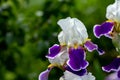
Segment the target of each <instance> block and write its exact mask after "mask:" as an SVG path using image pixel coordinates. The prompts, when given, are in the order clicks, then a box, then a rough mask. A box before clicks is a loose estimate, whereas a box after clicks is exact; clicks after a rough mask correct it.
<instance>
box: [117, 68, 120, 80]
mask: <svg viewBox="0 0 120 80" xmlns="http://www.w3.org/2000/svg"><path fill="white" fill-rule="evenodd" d="M117 76H118V78H120V70H119V71H118V75H117Z"/></svg>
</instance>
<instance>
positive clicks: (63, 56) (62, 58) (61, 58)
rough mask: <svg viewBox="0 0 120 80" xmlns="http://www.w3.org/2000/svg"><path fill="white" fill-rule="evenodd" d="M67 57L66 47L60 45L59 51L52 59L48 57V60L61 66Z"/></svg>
mask: <svg viewBox="0 0 120 80" xmlns="http://www.w3.org/2000/svg"><path fill="white" fill-rule="evenodd" d="M68 58H69V57H68V53H67V48H66V47H62V49H61V51H60V53H59V54H58V55H57V56H56V57H55V58H54V59H49V62H50V63H51V64H55V65H57V66H62V65H64V63H65V62H66V61H67V60H68Z"/></svg>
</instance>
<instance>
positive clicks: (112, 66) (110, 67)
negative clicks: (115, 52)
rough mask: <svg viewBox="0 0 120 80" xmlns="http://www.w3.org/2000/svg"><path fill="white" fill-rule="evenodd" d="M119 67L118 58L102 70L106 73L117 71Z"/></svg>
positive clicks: (119, 60) (119, 61)
mask: <svg viewBox="0 0 120 80" xmlns="http://www.w3.org/2000/svg"><path fill="white" fill-rule="evenodd" d="M119 66H120V58H115V59H114V60H113V61H112V62H111V63H110V64H109V65H107V66H103V67H102V70H103V71H106V72H111V71H118V68H119Z"/></svg>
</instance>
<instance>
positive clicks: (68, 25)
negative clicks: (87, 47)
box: [58, 17, 88, 45]
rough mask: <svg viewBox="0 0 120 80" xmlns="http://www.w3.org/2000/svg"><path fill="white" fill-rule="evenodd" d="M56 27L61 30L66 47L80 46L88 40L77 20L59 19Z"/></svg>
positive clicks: (84, 30) (85, 32)
mask: <svg viewBox="0 0 120 80" xmlns="http://www.w3.org/2000/svg"><path fill="white" fill-rule="evenodd" d="M58 25H60V27H61V29H62V30H63V34H64V36H65V39H66V40H65V41H66V43H67V45H73V44H75V43H78V44H82V43H83V42H84V41H85V40H86V39H87V38H88V34H87V30H86V28H85V26H84V24H83V23H82V22H81V21H80V20H78V19H77V18H70V17H68V18H66V19H61V20H59V21H58Z"/></svg>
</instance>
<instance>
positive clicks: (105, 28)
mask: <svg viewBox="0 0 120 80" xmlns="http://www.w3.org/2000/svg"><path fill="white" fill-rule="evenodd" d="M113 26H114V23H113V22H104V23H102V24H101V25H95V26H94V29H93V32H94V35H95V36H96V37H97V38H100V37H101V36H103V35H106V34H110V32H112V30H113ZM106 37H107V36H106Z"/></svg>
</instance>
